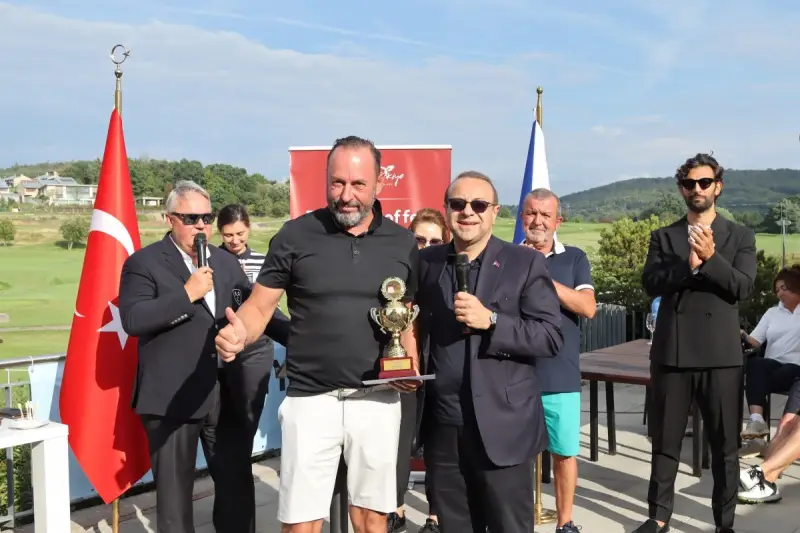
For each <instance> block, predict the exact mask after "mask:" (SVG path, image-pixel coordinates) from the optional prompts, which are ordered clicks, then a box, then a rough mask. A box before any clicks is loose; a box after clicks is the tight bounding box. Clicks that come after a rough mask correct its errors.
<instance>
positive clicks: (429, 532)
mask: <svg viewBox="0 0 800 533" xmlns="http://www.w3.org/2000/svg"><path fill="white" fill-rule="evenodd" d="M419 533H439V524H437V523H436V522H434V521H433V520H431V519H430V518H428V519H427V520H425V525H424V526H422V529H420V530H419Z"/></svg>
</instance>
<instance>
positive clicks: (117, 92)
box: [111, 44, 131, 115]
mask: <svg viewBox="0 0 800 533" xmlns="http://www.w3.org/2000/svg"><path fill="white" fill-rule="evenodd" d="M130 55H131V51H130V49H129V48H128V47H127V46H123V45H121V44H118V45H115V46H114V48H112V49H111V61H112V62H113V63H114V64H115V65H116V66H117V68H115V69H114V76H116V77H117V85H116V88H115V89H114V108H115V109H116V110H117V113H119V114H120V115H121V114H122V69H121V68H119V66H120V65H121V64H123V63H124V62H125V60H126V59H128V57H129V56H130Z"/></svg>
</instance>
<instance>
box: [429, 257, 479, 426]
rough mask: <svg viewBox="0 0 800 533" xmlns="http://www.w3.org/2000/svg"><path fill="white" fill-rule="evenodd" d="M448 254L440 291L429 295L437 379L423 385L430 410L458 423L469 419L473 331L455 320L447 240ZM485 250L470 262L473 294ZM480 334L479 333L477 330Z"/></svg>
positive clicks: (453, 272)
mask: <svg viewBox="0 0 800 533" xmlns="http://www.w3.org/2000/svg"><path fill="white" fill-rule="evenodd" d="M447 246H449V247H450V254H449V255H448V257H447V264H446V265H445V268H444V270H443V271H442V276H441V277H440V278H439V287H438V289H439V290H440V291H441V295H437V297H436V298H432V299H431V301H432V302H434V305H435V307H433V308H432V309H431V315H432V316H431V318H432V322H433V324H435V327H433V328H431V338H430V365H431V373H433V374H436V379H435V380H432V381H428V382H427V383H426V385H425V391H426V392H425V393H426V401H427V402H430V410H431V411H430V412H431V414H432V415H433V417H434V418H435V420H436V421H437V422H439V423H440V424H446V425H453V426H461V425H463V424H464V420H465V419H466V420H471V419H472V412H473V411H472V409H473V406H472V390H471V384H470V361H471V359H470V349H471V343H472V342H480V339H479V338H475V339H473V337H472V335H468V334H465V333H464V324H462V323H461V322H459V321H457V320H456V314H455V310H454V307H455V297H456V292H458V283H457V278H456V269H455V256H456V253H455V247H454V246H453V244H452V243H450V244H448V245H447ZM485 253H486V251H485V250H484V251H483V252H481V254H480V255H479V256H478V257H477V258H475V259H474V260H473V261H471V262H470V269H469V277H468V278H467V287H468V288H469V292H470V294H475V291H476V289H477V286H478V275H479V274H480V270H481V264H482V262H483V257H484V255H485ZM478 334H479V333H478Z"/></svg>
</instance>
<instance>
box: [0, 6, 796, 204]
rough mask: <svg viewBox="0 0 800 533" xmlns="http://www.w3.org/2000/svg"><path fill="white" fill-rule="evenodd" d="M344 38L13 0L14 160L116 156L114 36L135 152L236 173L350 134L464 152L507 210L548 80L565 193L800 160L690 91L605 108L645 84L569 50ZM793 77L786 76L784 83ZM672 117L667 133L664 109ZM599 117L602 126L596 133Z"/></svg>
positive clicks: (9, 98)
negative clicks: (306, 42)
mask: <svg viewBox="0 0 800 533" xmlns="http://www.w3.org/2000/svg"><path fill="white" fill-rule="evenodd" d="M296 22H298V23H302V21H296ZM334 29H335V28H334ZM347 31H349V30H347ZM333 33H336V32H333ZM341 37H342V40H341V41H338V42H336V43H333V42H332V43H331V44H330V46H329V47H327V48H324V49H327V50H328V52H327V53H316V54H311V53H302V52H299V51H296V50H291V49H278V48H270V47H267V46H265V45H264V44H261V43H259V42H257V41H255V40H253V39H250V38H246V37H245V36H243V35H241V34H238V33H235V32H232V31H218V30H212V29H206V28H200V27H196V26H190V25H185V24H184V25H178V24H172V23H165V22H160V21H157V20H153V21H149V22H144V23H136V24H133V23H131V24H126V23H119V22H105V21H94V20H93V21H87V20H80V19H77V18H66V17H62V16H57V15H53V14H48V13H44V12H40V11H36V10H33V9H29V8H25V7H19V6H16V5H10V4H3V3H0V49H2V50H5V51H6V52H5V53H3V54H0V73H3V83H2V84H0V116H3V117H4V120H3V122H4V127H3V128H0V167H3V166H7V165H9V164H13V163H14V162H38V161H45V160H51V161H52V160H63V159H77V158H94V157H97V156H99V155H100V154H101V153H102V149H103V143H104V137H105V134H106V131H105V130H106V127H107V125H108V115H109V113H110V111H111V107H112V104H113V99H112V92H113V86H114V77H113V65H112V64H111V61H110V60H109V58H108V53H109V52H110V50H111V47H112V46H113V45H114V44H116V43H124V44H126V45H127V46H129V47H130V48H131V52H132V53H131V58H130V59H129V60H128V61H127V62H126V63H125V65H124V71H125V75H124V78H123V84H124V101H123V118H124V120H125V133H126V141H127V147H128V151H129V154H130V155H131V156H134V157H135V156H139V155H141V154H147V155H149V156H150V157H153V158H170V159H178V158H183V157H186V158H188V159H198V160H201V161H202V162H204V163H212V162H227V163H231V164H235V165H240V166H244V167H246V168H248V169H249V170H250V171H251V172H261V173H264V174H265V175H267V176H269V177H280V176H285V175H286V173H287V166H288V155H287V148H288V147H289V146H294V145H326V144H330V143H332V142H333V140H334V139H336V138H337V137H340V136H343V135H348V134H351V133H354V134H359V135H363V136H367V137H370V138H372V139H373V140H375V141H376V142H377V143H379V144H425V143H430V144H452V145H453V147H454V151H453V157H454V162H453V170H454V172H457V171H459V170H463V169H466V168H476V169H479V170H482V171H485V172H487V173H489V175H491V176H493V177H495V179H496V180H497V181H498V188H499V190H500V193H501V199H502V200H503V201H505V202H515V201H516V198H517V197H518V195H519V181H520V179H521V175H522V172H523V168H524V158H525V154H526V151H527V144H528V136H529V134H530V126H531V119H532V116H533V115H532V108H533V107H534V105H535V101H536V92H535V89H536V86H537V85H539V84H542V85H544V87H545V121H544V124H545V128H546V130H545V131H546V133H547V146H548V163H549V165H550V168H551V172H553V175H554V176H555V175H558V176H563V179H562V178H559V180H558V183H555V182H554V183H553V187H554V189H555V190H556V191H557V192H560V193H566V192H571V191H575V190H579V189H582V188H586V187H589V186H594V185H596V184H598V183H607V182H610V181H613V180H614V179H617V177H618V176H620V175H631V174H633V173H635V172H637V171H645V170H646V171H647V172H649V173H650V174H652V175H670V174H671V173H672V172H673V171H674V168H675V166H676V165H677V163H679V162H680V161H681V160H682V159H684V158H685V157H687V155H692V154H694V153H696V152H697V151H699V150H705V149H712V148H713V149H714V150H715V151H716V153H717V154H718V155H720V156H721V157H722V158H723V159H722V160H723V162H724V163H723V164H725V165H726V166H732V164H731V163H730V162H728V161H725V159H724V158H725V157H728V158H730V160H731V161H735V162H736V163H735V164H736V165H737V166H739V167H740V168H741V166H750V167H753V166H762V167H766V166H775V167H777V166H790V165H792V161H793V162H795V163H800V161H799V160H798V157H797V155H795V154H796V153H797V154H798V155H800V150H798V149H797V132H795V133H794V134H793V135H792V136H791V141H792V143H793V144H792V146H791V148H789V147H788V145H787V144H785V143H783V139H784V136H785V134H786V131H784V130H783V129H779V130H777V131H776V130H775V124H777V123H779V122H780V123H781V124H782V123H783V122H785V115H784V113H783V112H778V111H764V110H763V109H756V108H752V107H748V108H744V109H742V110H741V111H737V112H736V113H734V112H732V109H731V108H729V107H727V108H723V107H724V105H723V101H722V100H720V101H719V102H718V103H717V105H718V106H720V109H712V112H713V113H716V115H714V116H713V118H709V119H708V120H704V117H705V116H708V117H711V115H704V113H708V112H707V111H706V109H705V108H706V104H705V103H703V102H698V101H684V102H677V103H676V101H675V98H677V97H680V94H678V96H677V97H676V96H673V94H672V92H671V91H668V92H667V94H666V96H664V95H662V96H661V97H656V96H652V97H650V98H651V99H650V100H648V101H647V102H645V103H642V102H639V103H638V107H634V105H631V106H628V105H627V104H628V102H627V101H623V102H622V103H621V104H620V103H614V102H612V101H611V100H609V99H608V95H609V94H613V93H614V91H616V90H617V87H615V86H612V87H611V88H610V89H609V90H608V91H607V92H606V94H605V96H604V97H605V98H606V100H605V101H606V102H610V103H611V104H613V107H611V106H608V105H604V106H598V105H597V103H596V101H595V100H594V98H593V97H592V95H593V94H594V92H595V84H600V83H602V84H608V83H617V84H621V86H624V88H625V89H626V90H628V91H630V92H631V93H632V94H635V93H636V85H635V83H636V79H634V77H632V76H619V75H618V73H616V72H614V70H615V69H617V68H618V67H616V66H612V67H609V68H610V70H606V69H604V67H597V68H596V69H590V68H586V66H585V65H582V64H581V62H580V61H579V60H574V59H571V58H569V57H566V56H564V57H562V56H561V55H558V54H557V55H555V56H540V55H538V54H529V55H527V56H521V57H520V56H516V57H514V58H512V59H483V58H478V59H475V60H472V61H468V60H464V59H455V58H453V57H449V56H448V55H443V54H439V53H438V52H437V55H432V56H430V57H427V58H420V57H419V56H413V57H405V58H403V60H402V61H399V60H389V59H383V58H380V57H378V56H377V55H376V53H375V51H374V50H371V49H370V45H371V44H373V43H370V40H369V39H367V40H366V41H365V40H364V39H361V38H360V37H363V36H359V35H341ZM420 42H423V41H420ZM591 45H592V46H598V45H599V46H601V45H602V43H591ZM409 46H410V48H412V49H420V48H424V47H421V46H417V47H415V46H414V45H409ZM431 46H433V45H431ZM8 51H11V53H8ZM417 51H419V50H417ZM428 51H430V50H428ZM473 57H475V56H473ZM512 57H513V56H512ZM479 59H480V60H479ZM609 63H611V61H610V60H609ZM759 81H761V82H764V83H766V82H767V81H768V80H759ZM714 82H715V80H713V79H709V80H706V81H705V82H704V81H703V80H701V79H699V78H695V79H688V80H684V81H683V82H681V83H692V84H698V85H700V84H701V83H705V85H702V86H703V87H705V90H707V91H708V90H711V89H712V88H714V87H716V85H715V83H714ZM779 82H780V83H788V82H789V80H781V79H776V80H772V83H779ZM739 90H740V91H744V89H743V88H740V89H739ZM765 90H767V89H765ZM728 92H729V91H728ZM734 92H735V91H734ZM598 98H600V97H598ZM624 98H625V97H624V96H619V97H618V99H624ZM659 98H661V99H659ZM743 102H744V101H743ZM709 105H712V104H709ZM615 109H621V110H622V112H617V111H615ZM673 109H678V110H679V111H680V113H678V114H676V113H674V112H673ZM667 110H668V115H669V116H670V119H671V120H670V122H666V121H664V120H661V118H662V117H659V116H658V115H659V114H662V115H663V114H665V113H667ZM625 117H633V118H625ZM698 117H701V118H700V119H698ZM756 119H757V120H756ZM748 120H749V121H751V122H752V128H753V129H752V130H751V131H750V132H749V134H748V135H747V136H746V137H745V136H743V135H741V132H737V131H736V130H735V128H734V127H733V125H735V124H741V123H742V122H743V121H748ZM593 124H604V126H600V128H602V130H601V131H600V132H598V131H592V125H593ZM792 127H794V126H792ZM784 128H785V129H788V128H789V126H785V127H784ZM623 132H624V134H625V135H624V136H622V135H621V134H622V133H623ZM598 133H603V134H602V135H598ZM787 154H788V155H787Z"/></svg>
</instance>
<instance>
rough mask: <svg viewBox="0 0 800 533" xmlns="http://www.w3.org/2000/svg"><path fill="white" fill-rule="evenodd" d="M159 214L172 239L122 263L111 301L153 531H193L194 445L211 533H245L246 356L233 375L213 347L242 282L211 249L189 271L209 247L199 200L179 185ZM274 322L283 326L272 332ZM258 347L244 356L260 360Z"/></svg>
mask: <svg viewBox="0 0 800 533" xmlns="http://www.w3.org/2000/svg"><path fill="white" fill-rule="evenodd" d="M165 207H166V218H167V221H168V223H169V224H170V226H171V228H172V229H171V231H170V232H169V233H167V235H166V236H165V237H164V238H163V239H162V240H161V241H158V242H156V243H153V244H151V245H149V246H146V247H145V248H142V249H141V250H139V251H137V252H136V253H134V254H133V255H131V256H130V257H129V258H128V260H127V261H126V262H125V265H124V266H123V269H122V278H121V281H120V295H119V302H120V315H121V318H122V324H123V328H124V329H125V331H126V333H128V334H129V335H131V336H135V337H138V340H139V362H138V368H137V373H136V384H135V387H134V396H133V407H134V408H135V409H136V412H137V413H138V414H139V415H140V416H141V418H142V423H143V425H144V428H145V431H146V433H147V438H148V443H149V446H150V457H151V461H152V467H153V477H154V478H155V482H156V501H157V509H158V511H157V515H158V518H157V521H158V531H159V532H161V533H188V532H193V531H194V523H193V509H192V491H193V487H194V480H195V463H196V460H197V443H198V440H199V441H200V442H201V443H202V446H203V452H204V455H205V458H206V463H207V464H208V468H209V472H210V474H211V477H212V478H213V480H214V485H215V488H216V496H215V500H214V518H213V519H214V527H215V529H216V531H218V532H232V533H239V532H242V533H247V532H252V531H254V530H255V519H254V517H255V493H254V489H253V479H252V469H251V468H252V467H251V465H250V453H249V451H250V450H252V437H251V438H250V445H249V446H247V444H246V438H247V435H248V434H249V432H250V430H251V429H250V425H249V424H248V421H247V417H246V416H244V415H243V413H238V412H237V411H236V409H237V407H239V408H241V406H242V405H243V404H244V401H245V400H243V399H242V398H240V397H239V395H240V394H241V390H240V389H239V388H237V387H236V383H237V381H236V379H237V376H240V375H241V374H242V373H243V372H246V367H247V364H248V362H247V354H243V357H241V358H240V362H239V363H236V364H237V365H239V366H238V367H236V366H233V365H226V364H223V363H222V362H221V361H220V360H219V359H218V357H217V353H216V348H215V346H214V337H215V336H216V334H217V331H218V329H219V328H220V327H222V326H224V325H226V324H227V318H226V312H225V310H226V308H227V307H232V308H236V307H238V305H239V304H241V303H242V302H243V301H244V300H245V299H246V297H247V295H248V292H249V288H248V287H249V282H248V279H247V276H246V275H245V273H244V272H243V271H242V269H241V267H240V266H239V264H238V262H237V261H236V259H235V258H234V257H233V256H231V255H230V254H228V253H226V252H223V251H222V250H220V249H219V248H217V247H215V246H212V245H207V249H206V250H207V256H208V266H207V267H201V268H197V251H196V250H195V248H194V241H195V235H197V234H198V233H205V234H206V238H207V239H208V238H209V237H210V236H211V230H212V225H211V224H212V222H213V220H214V214H213V213H212V210H211V203H210V201H209V196H208V193H207V192H206V191H204V190H203V189H202V188H201V187H200V186H198V185H196V184H195V183H193V182H178V183H177V184H176V187H175V189H174V190H173V191H172V192H171V193H170V195H169V197H168V198H167V201H166V205H165ZM281 319H282V320H284V321H285V320H286V318H285V317H279V318H277V319H276V320H275V322H276V323H277V322H278V321H280V320H281ZM273 329H274V327H273ZM267 334H270V331H268V332H267ZM265 342H266V338H262V339H260V342H259V343H256V344H254V345H253V346H252V347H251V348H249V350H250V351H251V352H256V353H259V352H263V351H264V347H263V346H262V344H263V343H265ZM258 364H260V363H258ZM245 448H247V450H245Z"/></svg>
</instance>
